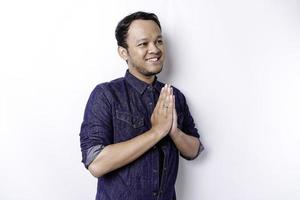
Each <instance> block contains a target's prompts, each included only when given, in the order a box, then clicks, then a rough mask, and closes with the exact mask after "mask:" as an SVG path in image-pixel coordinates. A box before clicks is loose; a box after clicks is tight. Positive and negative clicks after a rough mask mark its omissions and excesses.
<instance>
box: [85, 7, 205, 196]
mask: <svg viewBox="0 0 300 200" xmlns="http://www.w3.org/2000/svg"><path fill="white" fill-rule="evenodd" d="M115 35H116V39H117V42H118V52H119V55H120V56H121V58H122V59H124V60H125V61H126V62H127V65H128V70H127V71H126V74H125V77H122V78H119V79H116V80H113V81H111V82H108V83H102V84H99V85H98V86H96V88H95V89H94V90H93V92H92V93H91V95H90V98H89V100H88V103H87V106H86V109H85V114H84V120H83V123H82V125H81V132H80V141H81V151H82V157H83V159H82V162H83V163H84V164H85V166H86V168H87V169H88V170H89V171H90V173H91V174H92V175H93V176H95V177H97V178H98V188H97V196H96V199H97V200H154V199H161V200H174V199H176V193H175V186H174V185H175V181H176V177H177V170H178V161H179V153H180V155H182V156H183V157H184V158H186V159H188V160H191V159H194V158H196V157H197V156H198V155H199V153H200V152H201V151H202V150H203V146H202V144H201V142H200V140H199V134H198V131H197V129H196V128H195V124H194V121H193V118H192V116H191V114H190V112H189V109H188V106H187V104H186V100H185V97H184V95H183V94H182V93H181V92H180V91H179V90H178V89H176V88H174V87H171V86H170V85H168V84H163V83H161V82H159V81H158V80H157V77H156V76H155V75H156V74H158V73H159V72H160V71H161V70H162V68H163V63H164V58H165V46H164V42H163V36H162V33H161V26H160V22H159V20H158V18H157V16H156V15H155V14H153V13H145V12H136V13H133V14H131V15H128V16H126V17H125V18H124V19H122V20H121V21H120V22H119V24H118V26H117V28H116V32H115Z"/></svg>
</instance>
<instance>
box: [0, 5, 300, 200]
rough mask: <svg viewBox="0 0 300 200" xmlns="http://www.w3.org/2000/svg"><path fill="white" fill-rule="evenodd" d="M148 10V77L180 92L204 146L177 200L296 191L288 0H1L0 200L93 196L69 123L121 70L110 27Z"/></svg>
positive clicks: (253, 199) (293, 37)
mask: <svg viewBox="0 0 300 200" xmlns="http://www.w3.org/2000/svg"><path fill="white" fill-rule="evenodd" d="M138 10H143V11H149V12H155V13H156V14H157V15H158V17H159V18H160V20H161V24H162V28H163V34H164V37H165V39H166V43H167V50H168V58H167V62H166V65H165V67H164V71H163V72H162V73H161V74H160V75H159V78H160V80H162V81H164V82H167V83H170V84H173V85H174V86H176V87H177V88H179V89H180V90H181V91H182V92H183V93H184V94H185V96H186V98H187V101H188V104H189V106H190V109H191V112H192V114H193V116H194V119H195V121H196V124H197V128H198V129H199V131H200V134H201V138H202V141H203V143H204V145H205V147H206V150H205V152H204V153H203V154H202V155H201V156H200V157H199V158H198V159H197V160H195V161H192V162H189V161H186V160H183V159H180V171H179V174H178V179H177V184H176V187H177V196H178V199H179V200H199V199H201V200H220V199H222V200H266V199H272V200H282V199H288V200H298V199H300V170H299V169H300V159H299V155H300V145H299V144H300V125H299V124H300V104H299V102H300V2H299V1H296V0H273V1H272V0H251V1H250V0H248V1H238V0H227V1H222V0H197V1H196V0H191V1H180V0H172V1H171V0H165V1H158V0H152V1H144V0H132V1H115V0H110V1H96V0H85V1H82V0H77V1H76V0H53V1H38V0H29V1H20V0H12V1H1V3H0V29H1V31H0V78H1V79H0V163H1V164H0V199H1V200H53V199H55V200H63V199H73V200H75V199H76V200H82V199H84V200H87V199H94V198H95V192H96V179H95V178H93V177H92V175H90V174H89V172H88V171H87V170H86V169H85V168H84V166H83V165H82V164H81V153H80V144H79V130H80V124H81V122H82V118H83V111H84V107H85V105H86V102H87V99H88V96H89V94H90V92H91V91H92V89H93V88H94V87H95V86H96V85H97V84H98V83H101V82H104V81H109V80H111V79H114V78H118V77H120V76H123V75H124V74H125V70H126V68H127V66H126V63H125V62H124V61H122V60H121V58H119V56H118V54H117V44H116V41H115V38H114V29H115V27H116V25H117V23H118V21H119V20H120V19H121V18H123V17H124V16H125V15H127V14H129V13H132V12H135V11H138Z"/></svg>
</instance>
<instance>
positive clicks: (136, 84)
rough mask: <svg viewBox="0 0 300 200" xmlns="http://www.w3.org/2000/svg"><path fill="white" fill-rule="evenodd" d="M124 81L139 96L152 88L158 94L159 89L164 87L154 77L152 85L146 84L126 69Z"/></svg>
mask: <svg viewBox="0 0 300 200" xmlns="http://www.w3.org/2000/svg"><path fill="white" fill-rule="evenodd" d="M125 80H126V81H127V82H128V83H129V84H130V85H131V86H132V87H133V88H134V89H135V90H136V91H137V92H138V93H140V94H141V95H142V94H143V93H144V91H145V90H146V89H147V88H148V87H153V88H154V89H155V90H157V91H158V92H160V90H161V88H162V87H163V86H164V84H163V83H161V82H159V81H158V80H157V76H155V78H154V81H153V83H152V84H148V83H146V82H144V81H142V80H140V79H138V78H137V77H135V76H134V75H132V74H131V73H130V72H129V70H128V69H127V70H126V74H125Z"/></svg>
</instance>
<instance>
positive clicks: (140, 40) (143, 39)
mask: <svg viewBox="0 0 300 200" xmlns="http://www.w3.org/2000/svg"><path fill="white" fill-rule="evenodd" d="M161 38H162V35H159V36H157V38H156V39H161ZM145 40H148V38H142V39H139V40H138V41H137V42H142V41H145Z"/></svg>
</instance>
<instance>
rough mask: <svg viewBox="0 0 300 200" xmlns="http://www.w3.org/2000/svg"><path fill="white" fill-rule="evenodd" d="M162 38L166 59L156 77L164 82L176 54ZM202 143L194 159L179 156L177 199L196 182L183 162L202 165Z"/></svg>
mask: <svg viewBox="0 0 300 200" xmlns="http://www.w3.org/2000/svg"><path fill="white" fill-rule="evenodd" d="M164 40H165V44H166V61H165V65H164V68H163V70H162V72H161V73H160V74H159V75H158V77H159V78H158V80H160V81H162V82H165V83H172V77H173V74H174V71H175V70H176V68H175V67H174V66H176V65H175V64H174V61H175V62H176V56H175V54H176V52H175V50H174V49H175V47H174V46H176V45H175V44H174V43H173V42H172V41H170V40H168V38H167V37H165V36H164ZM175 87H176V86H175ZM189 106H190V105H189ZM191 107H192V106H190V108H191ZM194 120H195V123H196V125H198V124H199V123H197V121H198V120H197V119H196V117H194ZM197 128H198V127H197ZM200 133H201V131H200ZM200 139H201V134H200ZM202 142H203V141H202ZM203 145H204V147H205V149H204V151H203V152H202V153H201V154H200V155H199V156H198V157H197V158H196V159H195V160H192V161H186V160H184V159H183V158H180V161H179V169H178V177H177V181H176V194H177V199H179V200H181V199H184V197H187V196H188V194H185V191H186V190H187V188H189V187H190V186H191V184H193V183H195V182H196V180H193V181H191V180H189V179H188V177H187V175H188V173H187V170H188V169H187V165H186V164H185V163H186V162H188V164H190V165H193V166H200V164H201V165H202V164H203V162H204V161H205V160H206V158H207V156H208V151H207V146H206V145H205V143H203Z"/></svg>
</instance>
